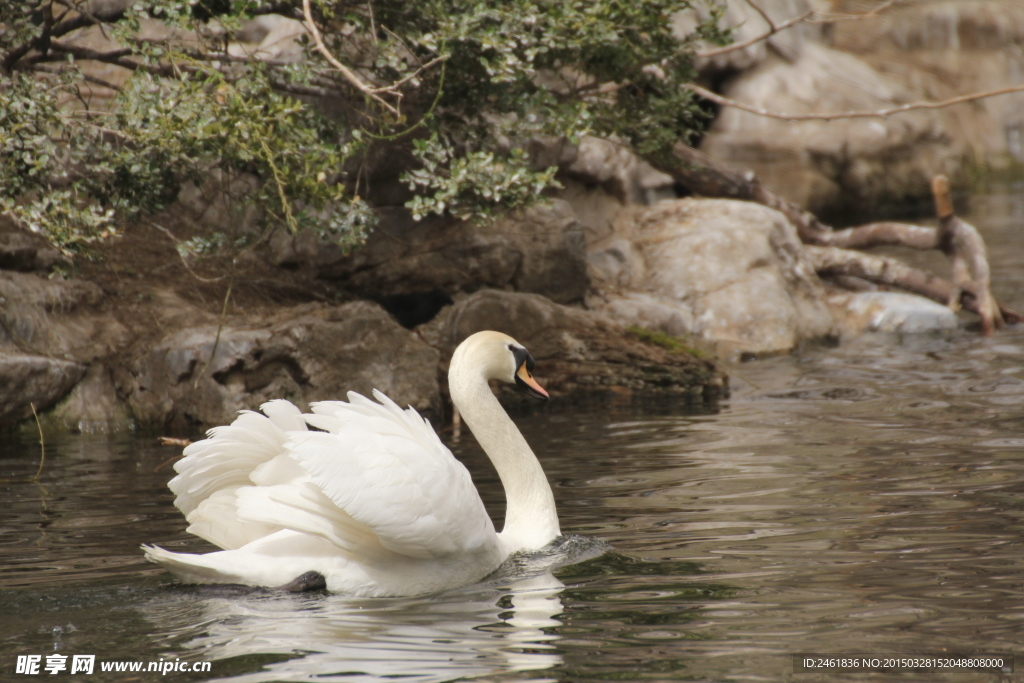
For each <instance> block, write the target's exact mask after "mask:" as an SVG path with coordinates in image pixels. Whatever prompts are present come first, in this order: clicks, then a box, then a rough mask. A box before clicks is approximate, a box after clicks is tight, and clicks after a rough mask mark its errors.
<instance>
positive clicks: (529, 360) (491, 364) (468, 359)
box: [449, 331, 549, 400]
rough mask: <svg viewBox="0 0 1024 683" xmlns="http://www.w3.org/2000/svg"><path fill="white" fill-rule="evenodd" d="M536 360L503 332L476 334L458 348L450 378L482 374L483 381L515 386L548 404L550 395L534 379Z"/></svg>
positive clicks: (453, 357) (453, 359) (453, 358)
mask: <svg viewBox="0 0 1024 683" xmlns="http://www.w3.org/2000/svg"><path fill="white" fill-rule="evenodd" d="M533 366H534V360H533V356H531V355H530V352H529V351H527V350H526V348H525V347H524V346H523V345H522V344H520V343H519V342H517V341H516V340H515V339H513V338H512V337H510V336H508V335H507V334H502V333H501V332H491V331H485V332H477V333H476V334H473V335H470V336H469V337H467V338H466V340H465V341H463V342H462V343H461V344H459V347H458V348H457V349H455V353H454V355H452V364H451V369H450V370H449V376H450V375H451V373H455V372H467V371H476V372H481V373H482V374H483V376H484V379H497V380H501V381H502V382H507V383H508V384H515V385H516V386H518V387H519V388H520V389H522V390H523V391H525V392H526V393H528V394H529V395H530V396H533V397H534V398H539V399H542V400H547V399H548V398H549V397H548V392H546V391H544V388H543V387H541V385H540V384H538V383H537V380H535V379H534V378H533Z"/></svg>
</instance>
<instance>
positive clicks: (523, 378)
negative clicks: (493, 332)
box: [508, 344, 550, 401]
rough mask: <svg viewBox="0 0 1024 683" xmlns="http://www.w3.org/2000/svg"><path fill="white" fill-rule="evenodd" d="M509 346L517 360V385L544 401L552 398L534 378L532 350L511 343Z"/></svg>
mask: <svg viewBox="0 0 1024 683" xmlns="http://www.w3.org/2000/svg"><path fill="white" fill-rule="evenodd" d="M508 348H509V350H510V351H511V352H512V356H513V357H514V358H515V361H516V374H515V378H516V386H517V387H519V388H520V389H522V390H523V391H525V392H526V393H527V394H529V395H530V396H533V397H534V398H537V399H540V400H542V401H546V400H548V398H550V397H549V396H548V392H546V391H544V388H543V387H542V386H541V385H540V384H538V383H537V380H535V379H534V378H533V366H534V365H535V362H534V360H533V356H531V355H530V352H529V351H527V350H526V349H524V348H523V347H521V346H513V345H512V344H509V346H508Z"/></svg>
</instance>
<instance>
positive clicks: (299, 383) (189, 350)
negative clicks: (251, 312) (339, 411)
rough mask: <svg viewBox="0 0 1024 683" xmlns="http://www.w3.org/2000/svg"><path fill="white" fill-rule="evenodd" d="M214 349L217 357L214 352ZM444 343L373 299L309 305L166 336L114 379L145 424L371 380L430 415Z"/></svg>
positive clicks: (197, 418)
mask: <svg viewBox="0 0 1024 683" xmlns="http://www.w3.org/2000/svg"><path fill="white" fill-rule="evenodd" d="M211 356H212V358H211ZM437 362H438V354H437V352H436V351H435V350H434V349H432V348H430V347H428V346H427V345H425V344H424V343H423V342H422V341H420V340H419V338H418V337H416V336H415V335H414V334H412V333H410V332H408V331H407V330H405V329H403V328H402V327H400V326H399V325H398V324H397V323H396V322H395V321H394V320H393V319H392V318H391V316H389V315H388V314H387V312H386V311H384V310H383V309H382V308H380V307H379V306H377V305H376V304H373V303H370V302H365V301H361V302H355V303H350V304H345V305H343V306H325V305H318V304H309V305H305V306H300V307H298V308H297V309H295V310H293V311H289V312H287V313H283V314H280V315H278V316H276V317H275V318H273V319H271V320H269V321H264V320H260V319H254V318H250V319H247V320H232V321H230V322H229V323H228V324H226V325H225V326H224V327H223V328H222V329H220V333H219V339H218V328H217V326H216V325H203V326H199V327H194V328H188V329H183V330H180V331H178V332H175V333H172V334H170V335H168V336H167V337H166V338H164V340H163V341H162V342H160V343H159V344H157V345H156V346H154V347H153V348H152V349H150V350H148V351H147V352H146V353H144V354H143V355H142V356H140V357H137V358H135V359H133V360H131V361H130V362H128V363H126V364H125V365H124V366H123V367H121V368H119V369H118V370H117V371H116V373H115V382H116V383H117V385H118V390H119V391H120V393H121V394H122V395H124V396H126V397H127V400H128V404H129V405H130V407H131V409H132V412H133V414H134V416H135V418H136V419H137V420H138V421H139V422H140V423H141V424H148V425H165V426H168V427H171V428H175V429H187V428H194V427H195V426H197V425H205V426H212V425H217V424H225V423H227V422H230V421H231V420H232V419H234V417H235V414H236V413H237V412H238V411H239V410H243V409H256V408H258V407H259V405H260V404H261V403H263V402H265V401H267V400H270V399H273V398H286V399H289V400H291V401H293V402H295V403H297V404H298V405H299V406H300V407H301V408H303V409H305V408H306V405H307V404H308V403H309V402H311V401H320V400H329V399H344V398H345V393H346V392H347V391H350V390H351V391H358V392H360V393H362V394H365V395H369V394H370V392H371V391H372V390H373V389H375V388H376V389H379V390H381V391H383V392H384V393H386V394H388V395H389V396H390V397H391V398H392V399H394V400H395V401H397V402H398V403H399V404H401V405H412V406H413V407H415V408H416V409H417V410H420V411H423V412H426V413H428V414H430V413H431V412H434V413H436V412H437V410H438V408H439V403H438V401H439V394H438V385H437Z"/></svg>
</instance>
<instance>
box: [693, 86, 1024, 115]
mask: <svg viewBox="0 0 1024 683" xmlns="http://www.w3.org/2000/svg"><path fill="white" fill-rule="evenodd" d="M683 87H684V88H687V89H688V90H690V91H692V92H694V93H696V94H698V95H700V96H701V97H703V98H704V99H707V100H710V101H712V102H714V103H715V104H718V105H721V106H723V107H732V108H734V109H739V110H740V111H745V112H748V113H750V114H756V115H757V116H764V117H767V118H770V119H782V120H783V121H836V120H840V119H868V118H871V119H882V118H886V117H889V116H892V115H893V114H902V113H903V112H907V111H913V110H915V109H943V108H945V107H951V106H953V105H955V104H962V103H964V102H973V101H975V100H983V99H986V98H988V97H997V96H999V95H1008V94H1010V93H1015V92H1024V83H1022V84H1018V85H1010V86H1007V87H1005V88H997V89H995V90H986V91H983V92H975V93H968V94H966V95H959V96H957V97H951V98H950V99H948V100H942V101H940V102H911V103H908V104H901V105H900V106H898V107H891V108H889V109H876V110H854V111H842V112H834V113H824V112H814V113H810V114H787V113H785V112H774V111H769V110H767V109H765V108H763V107H757V106H754V105H751V104H744V103H742V102H737V101H736V100H731V99H729V98H728V97H723V96H722V95H719V94H717V93H713V92H711V91H710V90H708V89H707V88H702V87H701V86H699V85H697V84H696V83H684V84H683Z"/></svg>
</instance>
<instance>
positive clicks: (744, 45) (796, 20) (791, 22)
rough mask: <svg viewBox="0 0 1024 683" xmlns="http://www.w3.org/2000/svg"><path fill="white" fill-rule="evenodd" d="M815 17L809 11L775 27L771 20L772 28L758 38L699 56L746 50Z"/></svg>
mask: <svg viewBox="0 0 1024 683" xmlns="http://www.w3.org/2000/svg"><path fill="white" fill-rule="evenodd" d="M751 5H753V3H751ZM753 6H754V7H756V5H753ZM758 11H760V10H758ZM763 14H764V13H763V12H762V15H763ZM813 15H814V10H808V11H806V12H804V13H803V14H801V15H799V16H795V17H793V18H792V19H789V20H787V21H784V22H783V23H781V24H779V25H778V26H775V25H774V24H773V23H772V22H771V20H769V21H768V25H769V26H770V28H769V29H768V31H766V32H765V33H762V34H761V35H759V36H756V37H754V38H751V39H750V40H744V41H743V42H742V43H733V44H732V45H726V46H724V47H717V48H715V49H713V50H705V51H703V52H698V53H697V56H698V57H701V58H704V59H710V58H711V57H717V56H719V55H724V54H726V53H728V52H734V51H736V50H742V49H744V48H748V47H750V46H751V45H754V44H755V43H760V42H761V41H762V40H767V39H768V38H770V37H772V36H773V35H775V34H776V33H778V32H779V31H782V30H784V29H787V28H789V27H790V26H793V25H794V24H799V23H800V22H802V21H806V20H807V19H809V18H810V17H811V16H813ZM765 18H767V17H765Z"/></svg>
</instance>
